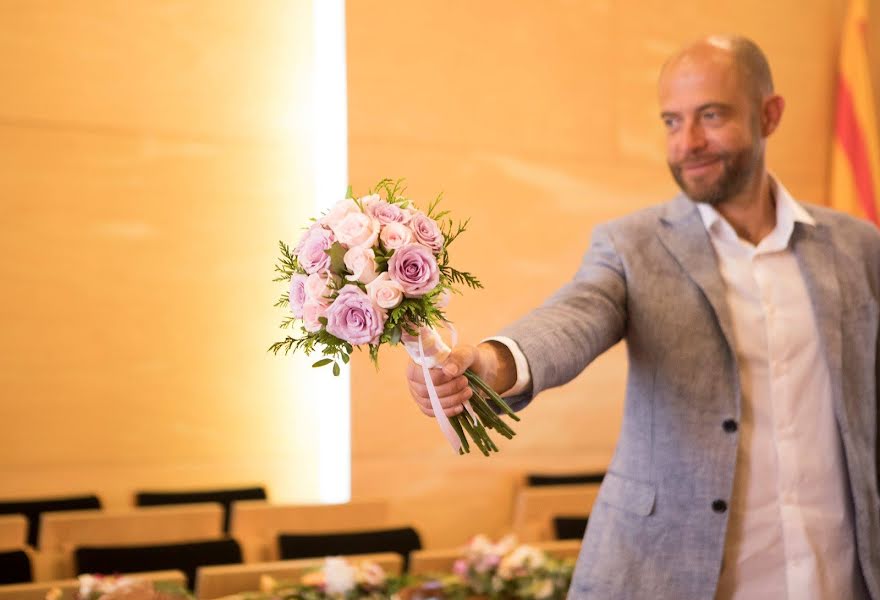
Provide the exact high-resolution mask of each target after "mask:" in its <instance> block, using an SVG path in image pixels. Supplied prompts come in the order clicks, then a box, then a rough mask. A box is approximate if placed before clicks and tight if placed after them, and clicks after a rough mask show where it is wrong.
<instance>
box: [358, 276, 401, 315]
mask: <svg viewBox="0 0 880 600" xmlns="http://www.w3.org/2000/svg"><path fill="white" fill-rule="evenodd" d="M367 294H368V295H369V296H370V300H372V301H373V304H375V305H376V306H378V307H380V308H384V309H386V310H387V309H391V308H394V307H395V306H397V305H398V304H400V303H401V302H402V301H403V287H401V285H400V284H399V283H397V282H396V281H394V280H393V279H391V277H389V276H388V273H380V274H379V276H378V277H376V278H375V279H374V280H373V281H371V282H370V283H368V284H367Z"/></svg>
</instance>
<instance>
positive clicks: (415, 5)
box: [348, 0, 880, 545]
mask: <svg viewBox="0 0 880 600" xmlns="http://www.w3.org/2000/svg"><path fill="white" fill-rule="evenodd" d="M842 4H843V3H841V2H839V1H838V0H821V1H820V0H815V1H811V2H801V1H795V0H785V1H779V2H766V1H764V0H760V1H758V0H745V1H737V2H716V3H705V2H697V1H696V0H692V1H678V2H669V1H662V2H660V1H656V2H645V1H643V0H639V1H635V0H617V1H612V0H592V1H583V2H569V1H563V0H554V1H552V2H546V1H523V2H506V1H505V2H503V1H500V0H498V1H483V2H471V1H464V0H460V1H449V0H435V1H424V2H409V1H406V0H397V1H386V2H367V1H365V0H350V1H349V3H348V35H349V38H348V40H349V47H348V57H349V67H348V68H349V86H350V87H349V114H350V123H349V127H350V171H351V180H352V183H353V184H354V185H355V188H356V189H365V188H366V187H367V186H369V185H370V184H371V183H373V182H375V181H376V180H377V179H379V178H381V177H407V178H408V179H409V181H410V191H411V195H412V196H413V197H414V198H417V199H422V200H427V199H430V198H432V197H433V196H434V195H435V194H436V193H437V192H439V191H443V192H444V193H445V198H446V200H445V204H446V207H447V208H449V209H451V210H452V211H454V213H455V214H456V215H459V216H462V217H465V216H470V217H472V219H473V220H472V225H471V228H470V231H469V232H468V233H467V234H465V236H463V237H462V238H460V241H458V242H456V246H455V247H454V250H455V253H454V261H455V264H457V265H460V267H461V268H464V269H469V270H473V271H474V272H475V273H476V274H477V275H478V276H480V277H481V278H482V280H483V282H484V283H485V285H486V289H485V290H484V291H482V292H479V293H474V292H468V293H466V295H465V296H464V297H462V298H456V299H455V300H454V304H453V306H452V308H451V315H452V317H453V318H454V320H455V323H456V325H457V327H458V329H459V332H460V334H461V336H462V339H463V340H467V341H471V342H474V341H477V340H479V339H480V338H481V337H482V336H486V335H490V334H492V333H493V332H494V331H496V330H497V329H498V328H499V327H501V326H502V325H504V324H505V323H507V322H508V321H510V320H511V319H513V318H515V317H517V316H519V315H521V314H523V313H524V312H525V311H527V310H528V309H529V308H530V307H532V306H534V305H536V304H537V303H538V302H540V301H541V300H542V299H543V298H544V297H546V296H547V295H548V294H549V293H550V292H551V291H552V290H554V289H555V288H557V287H558V286H559V285H561V284H562V283H563V282H565V281H566V280H567V279H568V278H569V277H570V276H571V274H572V273H573V272H574V270H575V268H576V266H577V264H578V260H579V258H580V255H581V253H582V251H583V250H584V249H585V247H586V244H587V242H588V239H589V234H590V230H591V228H592V227H593V226H594V225H595V224H596V223H599V222H601V221H605V220H607V219H609V218H612V217H615V216H619V215H623V214H626V213H629V212H630V211H633V210H635V209H638V208H640V207H643V206H647V205H649V204H652V203H655V202H658V201H660V200H662V199H664V198H666V197H669V196H670V195H671V194H672V193H673V192H674V191H675V187H674V184H673V182H672V180H671V178H670V177H669V175H668V173H667V170H666V167H665V164H664V158H663V138H662V131H661V127H660V124H659V119H658V116H657V108H656V104H655V90H654V84H655V79H656V74H657V72H658V69H659V67H660V65H661V64H662V62H663V60H664V59H665V57H667V56H668V55H669V54H670V53H671V52H672V51H673V50H674V49H675V48H676V47H678V46H679V45H680V44H682V43H684V42H686V41H689V40H691V39H693V38H695V37H698V36H700V35H702V34H705V33H709V32H716V31H720V32H741V33H744V34H746V35H748V36H751V37H753V38H754V39H755V40H756V41H757V42H758V43H759V44H760V45H761V46H762V47H763V48H764V49H765V50H766V52H767V54H768V56H769V58H770V61H771V64H772V66H773V69H774V71H775V77H776V83H777V87H778V89H779V91H781V93H782V94H783V95H785V96H786V98H787V99H788V107H787V112H786V115H785V119H784V122H783V125H782V127H781V129H780V130H779V132H778V133H777V135H775V136H774V139H773V140H772V142H771V145H770V152H769V154H770V158H769V160H770V165H771V167H772V169H773V170H774V171H775V172H776V173H777V174H778V175H779V176H780V177H781V179H782V180H783V181H784V182H785V183H786V185H787V186H788V187H789V188H790V189H791V190H792V191H793V193H794V194H795V195H797V196H798V197H800V198H802V199H804V200H807V201H811V202H822V201H823V200H824V190H825V187H826V179H827V170H828V169H827V167H828V160H829V149H830V137H829V136H830V132H831V129H832V101H833V96H832V90H833V85H832V84H833V81H834V69H835V56H836V48H837V44H838V39H839V35H840V27H841V23H842V18H843V7H842ZM871 7H872V9H873V13H874V14H876V15H880V10H878V8H880V2H877V1H876V0H873V1H872V2H871ZM877 32H880V27H878V25H877V23H876V22H875V23H874V25H873V27H872V29H871V30H870V31H869V32H868V33H869V37H870V39H871V42H872V44H873V46H872V52H873V54H874V55H875V56H880V43H878V42H877V40H880V35H878V34H877ZM875 65H880V60H876V61H875ZM878 69H880V67H878ZM875 74H876V75H877V77H875V79H876V80H877V81H878V82H880V70H877V71H875ZM877 87H878V89H880V85H878V86H877ZM382 360H383V364H382V370H381V371H380V372H379V373H378V374H377V373H375V372H374V371H373V368H372V367H371V366H370V365H369V364H368V363H367V361H365V360H361V361H357V362H356V363H355V366H354V373H353V432H354V439H353V444H354V460H353V464H354V473H353V477H354V480H353V485H354V492H355V494H356V495H357V494H360V495H373V494H377V493H382V492H383V491H387V492H389V493H392V494H394V502H395V506H396V510H397V511H398V514H399V515H402V516H405V517H407V518H409V519H410V520H412V521H414V522H416V523H417V524H419V526H420V528H421V529H422V531H423V533H424V534H425V537H426V540H427V542H428V544H430V545H450V544H457V543H460V542H462V541H463V540H464V539H466V537H467V536H468V535H471V534H472V533H474V532H476V531H485V532H488V533H492V534H499V533H501V532H502V531H503V530H504V528H505V526H506V524H507V523H508V521H509V518H510V508H511V494H512V490H513V488H514V486H515V483H516V481H517V477H518V476H519V475H520V474H521V473H522V472H525V471H529V470H551V469H557V470H578V469H594V468H597V469H601V468H603V467H604V466H605V465H606V464H607V463H608V461H609V459H610V457H611V454H612V451H613V447H614V443H615V440H616V437H617V434H618V429H619V425H620V414H621V399H622V396H623V392H624V376H625V369H626V362H625V354H624V349H623V348H622V347H620V346H618V347H616V348H615V349H613V350H612V351H611V352H609V353H608V354H607V355H605V356H603V357H601V358H600V359H599V360H597V361H596V363H595V364H594V365H593V366H592V367H591V368H590V369H588V370H587V371H586V372H585V373H584V374H583V375H582V376H581V377H579V378H578V379H577V380H576V381H574V382H573V383H571V384H570V385H568V386H566V387H564V388H561V389H557V390H553V391H550V392H547V393H545V394H543V395H542V396H541V398H540V401H538V402H536V403H535V404H533V405H532V406H531V407H529V408H528V409H527V410H526V411H525V412H523V413H522V416H523V421H522V422H521V423H519V424H518V425H517V426H516V429H517V431H518V433H519V435H518V437H517V438H515V440H514V441H513V442H511V443H505V444H502V452H501V454H500V455H498V456H494V457H492V458H489V459H486V458H483V457H482V456H467V457H457V456H453V455H451V453H450V451H449V450H448V448H446V447H444V443H445V442H444V441H443V439H442V437H441V436H440V434H439V432H438V431H437V429H436V426H435V424H434V423H433V422H432V421H430V420H428V419H426V418H424V417H423V416H421V413H419V412H418V411H417V410H416V409H415V407H413V406H412V405H411V401H410V400H409V399H408V396H407V392H406V389H405V386H404V378H403V369H404V364H405V357H404V356H403V353H402V352H394V351H390V352H387V353H385V355H384V356H383V357H382ZM694 368H695V369H698V368H699V365H694ZM381 431H385V435H380V434H379V432H381Z"/></svg>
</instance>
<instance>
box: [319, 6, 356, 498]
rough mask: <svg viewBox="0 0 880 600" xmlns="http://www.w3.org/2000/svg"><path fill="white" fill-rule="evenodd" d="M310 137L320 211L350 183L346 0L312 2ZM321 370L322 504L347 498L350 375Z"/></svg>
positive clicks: (348, 478) (345, 371)
mask: <svg viewBox="0 0 880 600" xmlns="http://www.w3.org/2000/svg"><path fill="white" fill-rule="evenodd" d="M312 16H313V22H314V29H313V35H314V38H313V39H314V44H315V47H314V50H315V53H314V56H315V63H314V71H313V82H312V88H313V90H314V92H313V93H314V96H313V99H312V100H313V106H312V113H313V119H312V124H313V125H312V126H313V131H312V136H313V137H312V140H313V145H312V147H313V149H314V154H313V156H314V163H313V168H314V173H315V181H314V190H315V200H316V204H317V206H316V208H317V209H318V211H319V212H323V211H324V210H326V209H327V208H328V207H330V206H331V205H332V204H333V203H334V202H335V201H337V200H339V199H341V198H343V197H344V196H345V189H346V187H347V186H348V126H347V124H348V108H347V107H348V105H347V100H346V87H345V75H346V71H345V0H313V1H312ZM318 370H319V371H321V379H322V381H321V383H320V387H319V388H317V390H320V391H317V390H315V391H314V392H312V393H314V394H315V395H316V396H320V398H317V400H318V402H319V403H320V409H319V413H318V414H319V417H318V418H319V432H318V433H319V435H318V489H319V491H318V493H319V497H320V500H321V501H322V502H346V501H348V500H349V499H350V498H351V406H350V405H351V394H350V389H351V375H350V371H349V368H348V367H347V366H346V367H345V368H343V369H342V373H341V374H340V375H339V376H338V377H333V375H332V374H330V371H329V369H328V368H326V367H325V368H322V369H318Z"/></svg>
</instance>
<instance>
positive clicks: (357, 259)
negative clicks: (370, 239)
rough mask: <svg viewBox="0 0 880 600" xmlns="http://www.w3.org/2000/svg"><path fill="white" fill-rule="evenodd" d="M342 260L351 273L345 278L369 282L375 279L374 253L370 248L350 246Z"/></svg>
mask: <svg viewBox="0 0 880 600" xmlns="http://www.w3.org/2000/svg"><path fill="white" fill-rule="evenodd" d="M342 261H343V262H344V263H345V268H346V269H348V270H349V271H351V273H352V274H351V275H348V276H347V277H346V279H347V280H349V281H360V282H361V283H370V282H371V281H373V280H374V279H376V275H377V273H376V253H375V252H373V249H372V248H364V247H363V246H355V247H354V248H350V249H349V250H348V252H346V253H345V256H344V257H343V258H342Z"/></svg>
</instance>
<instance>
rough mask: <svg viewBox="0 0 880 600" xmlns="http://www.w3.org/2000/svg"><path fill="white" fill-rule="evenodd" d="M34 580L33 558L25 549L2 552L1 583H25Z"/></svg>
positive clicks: (0, 562) (0, 556) (0, 565)
mask: <svg viewBox="0 0 880 600" xmlns="http://www.w3.org/2000/svg"><path fill="white" fill-rule="evenodd" d="M33 580H34V572H33V569H32V568H31V557H30V556H29V555H28V553H27V552H25V551H24V550H23V549H18V550H4V551H2V552H0V583H25V582H31V581H33Z"/></svg>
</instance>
